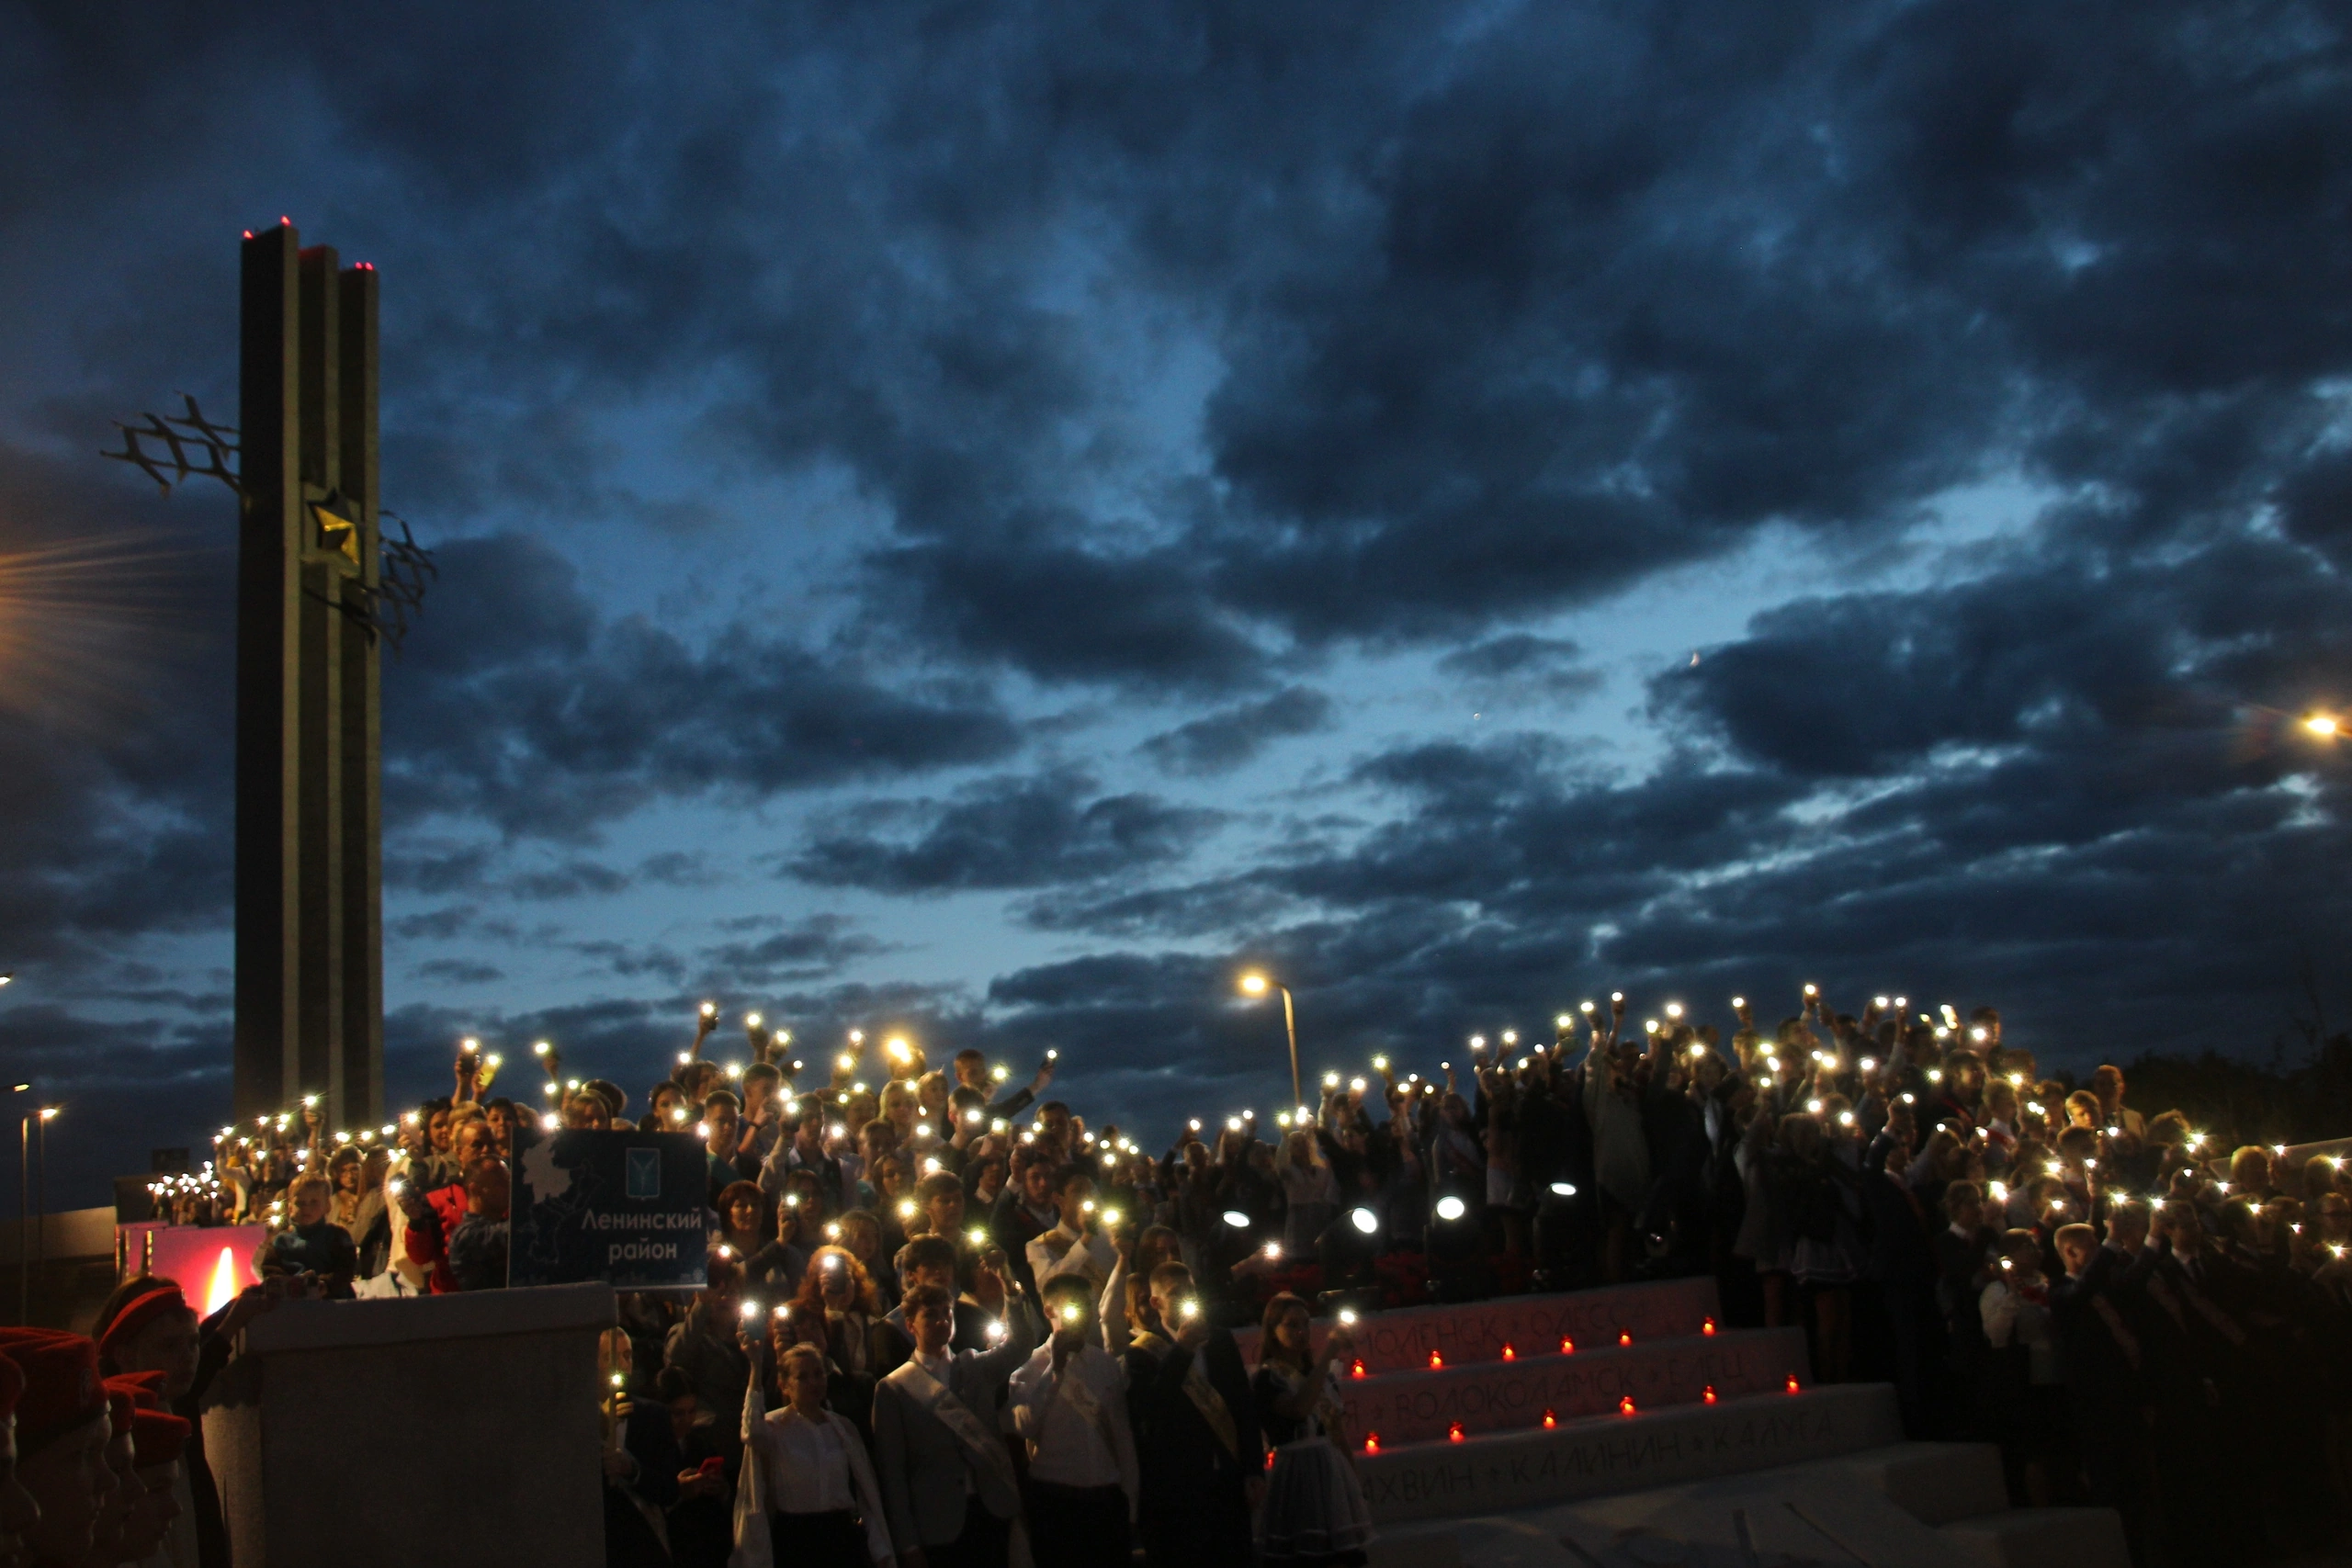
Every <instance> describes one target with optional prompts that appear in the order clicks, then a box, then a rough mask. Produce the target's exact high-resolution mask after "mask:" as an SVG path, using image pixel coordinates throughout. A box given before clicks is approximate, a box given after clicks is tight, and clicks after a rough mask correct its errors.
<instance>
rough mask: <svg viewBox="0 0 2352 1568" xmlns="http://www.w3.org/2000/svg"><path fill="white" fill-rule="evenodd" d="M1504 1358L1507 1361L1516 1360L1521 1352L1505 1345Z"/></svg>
mask: <svg viewBox="0 0 2352 1568" xmlns="http://www.w3.org/2000/svg"><path fill="white" fill-rule="evenodd" d="M1503 1359H1504V1360H1506V1361H1516V1360H1518V1359H1519V1352H1518V1351H1516V1350H1514V1349H1512V1348H1510V1346H1508V1345H1506V1346H1504V1347H1503Z"/></svg>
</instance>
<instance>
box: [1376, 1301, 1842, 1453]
mask: <svg viewBox="0 0 2352 1568" xmlns="http://www.w3.org/2000/svg"><path fill="white" fill-rule="evenodd" d="M1791 1376H1794V1377H1796V1378H1797V1379H1798V1380H1799V1382H1800V1384H1801V1385H1802V1384H1803V1383H1804V1382H1810V1381H1811V1378H1812V1373H1811V1371H1810V1370H1809V1369H1808V1366H1807V1363H1806V1359H1805V1344H1804V1330H1803V1329H1800V1328H1749V1329H1725V1330H1724V1331H1723V1332H1722V1333H1720V1334H1715V1335H1713V1336H1708V1337H1699V1336H1692V1337H1687V1338H1680V1339H1654V1340H1651V1341H1649V1342H1647V1343H1644V1342H1643V1341H1641V1340H1638V1339H1637V1340H1635V1341H1634V1343H1633V1345H1632V1346H1630V1347H1623V1348H1621V1347H1620V1346H1618V1344H1617V1343H1616V1342H1615V1341H1614V1340H1604V1341H1603V1342H1602V1343H1601V1345H1600V1348H1597V1349H1582V1348H1579V1349H1578V1350H1577V1351H1576V1353H1575V1354H1573V1355H1566V1356H1563V1355H1560V1354H1558V1353H1557V1350H1556V1348H1555V1349H1554V1351H1553V1352H1552V1353H1550V1354H1544V1355H1533V1356H1526V1355H1522V1356H1519V1357H1517V1358H1515V1359H1511V1360H1508V1361H1472V1362H1468V1363H1466V1364H1464V1365H1463V1366H1460V1367H1453V1368H1448V1369H1447V1370H1445V1371H1435V1372H1431V1371H1403V1372H1389V1373H1385V1374H1382V1375H1378V1376H1366V1377H1363V1378H1343V1379H1342V1380H1341V1382H1340V1393H1341V1395H1342V1397H1343V1398H1344V1400H1345V1402H1346V1407H1347V1413H1348V1432H1349V1435H1350V1437H1351V1438H1352V1439H1353V1440H1354V1441H1356V1442H1357V1443H1359V1444H1361V1443H1362V1442H1363V1438H1364V1436H1365V1434H1367V1433H1377V1434H1379V1437H1380V1441H1381V1444H1382V1446H1383V1447H1401V1446H1403V1445H1404V1444H1407V1443H1414V1442H1424V1441H1431V1440H1442V1439H1444V1438H1446V1436H1447V1432H1448V1428H1449V1427H1452V1426H1453V1425H1454V1424H1455V1423H1459V1424H1460V1425H1461V1427H1462V1429H1463V1431H1464V1434H1465V1435H1467V1436H1471V1437H1476V1436H1480V1435H1482V1434H1485V1433H1489V1432H1525V1431H1535V1430H1540V1429H1541V1428H1542V1427H1543V1425H1544V1413H1545V1412H1546V1411H1549V1412H1551V1414H1552V1415H1553V1416H1554V1417H1555V1419H1556V1420H1558V1421H1562V1422H1567V1421H1574V1420H1579V1419H1582V1418H1583V1417H1585V1416H1613V1415H1616V1414H1617V1413H1618V1402H1619V1401H1620V1400H1623V1399H1627V1398H1630V1399H1632V1400H1633V1402H1634V1410H1635V1411H1636V1412H1639V1411H1645V1410H1654V1409H1658V1408H1662V1407H1664V1406H1667V1405H1672V1404H1700V1403H1702V1401H1703V1400H1704V1399H1705V1397H1706V1392H1707V1390H1708V1389H1710V1388H1713V1390H1714V1391H1715V1396H1716V1398H1717V1399H1718V1400H1731V1399H1739V1398H1743V1397H1745V1396H1747V1395H1748V1394H1756V1393H1785V1386H1784V1385H1785V1384H1786V1383H1787V1382H1788V1380H1789V1378H1790V1377H1791Z"/></svg>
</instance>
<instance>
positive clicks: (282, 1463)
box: [204, 1284, 615, 1568]
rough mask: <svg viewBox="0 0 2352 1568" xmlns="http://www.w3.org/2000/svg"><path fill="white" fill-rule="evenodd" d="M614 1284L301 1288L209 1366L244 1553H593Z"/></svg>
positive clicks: (280, 1561)
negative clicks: (221, 1365)
mask: <svg viewBox="0 0 2352 1568" xmlns="http://www.w3.org/2000/svg"><path fill="white" fill-rule="evenodd" d="M614 1315H615V1314H614V1302H613V1291H612V1287H611V1286H609V1285H603V1284H588V1285H553V1286H543V1287H540V1288H538V1289H535V1290H517V1291H483V1292H477V1293H472V1294H467V1295H454V1296H424V1297H416V1298H412V1299H409V1300H403V1301H380V1302H290V1303H286V1304H285V1305H283V1306H280V1307H278V1308H277V1310H276V1311H275V1312H272V1313H269V1314H266V1315H264V1316H262V1317H259V1318H256V1319H255V1320H254V1322H253V1323H252V1324H251V1325H249V1326H248V1327H247V1328H246V1330H245V1333H244V1347H243V1354H242V1355H241V1356H240V1357H239V1358H238V1359H236V1360H234V1361H232V1363H231V1364H230V1366H229V1368H228V1370H227V1371H224V1372H223V1373H222V1374H221V1375H220V1378H218V1379H217V1380H215V1382H214V1384H213V1387H212V1391H211V1392H210V1393H209V1395H208V1396H207V1402H206V1408H205V1412H204V1444H205V1456H206V1458H207V1460H208V1461H209V1462H210V1464H211V1466H212V1472H213V1476H214V1478H215V1480H216V1481H218V1483H220V1504H221V1510H222V1513H223V1514H224V1516H225V1517H226V1519H227V1523H228V1528H229V1539H230V1542H231V1547H232V1551H233V1553H234V1555H235V1558H236V1562H237V1568H297V1565H303V1568H309V1565H315V1564H318V1563H332V1564H334V1568H377V1565H379V1564H380V1565H382V1568H416V1564H418V1563H420V1562H430V1563H433V1564H435V1568H470V1565H473V1564H481V1568H514V1565H515V1563H518V1562H528V1563H531V1564H533V1565H534V1568H601V1564H602V1563H603V1562H604V1561H605V1517H604V1497H603V1493H602V1490H601V1488H602V1479H601V1471H600V1469H599V1453H600V1450H601V1446H602V1436H603V1428H602V1423H601V1419H600V1416H599V1413H598V1402H599V1400H600V1399H601V1397H602V1396H603V1394H604V1393H605V1390H604V1389H603V1387H602V1386H601V1385H600V1384H599V1382H598V1381H597V1377H596V1336H597V1334H598V1333H599V1332H600V1331H601V1330H603V1329H605V1328H608V1327H610V1326H612V1325H613V1322H614Z"/></svg>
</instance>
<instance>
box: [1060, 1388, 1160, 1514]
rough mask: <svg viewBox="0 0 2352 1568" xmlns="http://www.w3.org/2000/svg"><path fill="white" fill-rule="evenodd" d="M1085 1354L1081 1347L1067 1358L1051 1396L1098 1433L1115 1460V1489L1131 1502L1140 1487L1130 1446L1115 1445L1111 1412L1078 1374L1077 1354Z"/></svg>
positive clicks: (1115, 1438) (1117, 1441)
mask: <svg viewBox="0 0 2352 1568" xmlns="http://www.w3.org/2000/svg"><path fill="white" fill-rule="evenodd" d="M1085 1354H1086V1351H1085V1350H1083V1349H1081V1350H1080V1351H1079V1353H1078V1355H1077V1356H1072V1357H1071V1358H1070V1359H1069V1364H1068V1365H1067V1366H1065V1367H1064V1368H1063V1369H1062V1371H1061V1372H1060V1374H1059V1375H1058V1376H1057V1378H1056V1380H1055V1382H1054V1396H1055V1397H1056V1398H1057V1399H1066V1400H1068V1401H1069V1407H1070V1408H1071V1409H1072V1410H1075V1411H1077V1412H1078V1416H1079V1419H1080V1420H1081V1421H1084V1422H1086V1423H1087V1424H1088V1425H1089V1426H1091V1427H1093V1428H1094V1430H1095V1432H1096V1433H1097V1434H1098V1435H1100V1436H1101V1438H1102V1439H1103V1448H1105V1449H1107V1450H1110V1453H1111V1457H1112V1458H1113V1459H1114V1460H1115V1461H1117V1462H1118V1466H1119V1488H1120V1490H1121V1491H1123V1492H1125V1493H1126V1495H1127V1500H1128V1502H1129V1503H1131V1504H1132V1503H1133V1502H1134V1501H1135V1499H1136V1496H1137V1495H1140V1493H1141V1488H1142V1483H1141V1481H1140V1479H1139V1478H1138V1477H1137V1476H1136V1474H1135V1465H1134V1462H1133V1460H1132V1457H1131V1456H1132V1454H1133V1449H1132V1447H1129V1448H1122V1447H1121V1446H1120V1445H1119V1440H1118V1438H1117V1437H1116V1436H1115V1435H1114V1433H1113V1432H1112V1430H1111V1422H1112V1420H1113V1416H1112V1415H1111V1412H1110V1411H1108V1410H1106V1409H1104V1408H1103V1402H1102V1401H1101V1400H1100V1399H1097V1398H1096V1397H1095V1396H1094V1391H1093V1390H1092V1389H1091V1388H1089V1387H1088V1386H1087V1383H1086V1380H1085V1379H1084V1378H1082V1377H1080V1376H1079V1375H1078V1360H1079V1356H1083V1355H1085Z"/></svg>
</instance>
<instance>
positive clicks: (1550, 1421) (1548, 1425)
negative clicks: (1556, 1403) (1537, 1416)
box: [1544, 1410, 1560, 1432]
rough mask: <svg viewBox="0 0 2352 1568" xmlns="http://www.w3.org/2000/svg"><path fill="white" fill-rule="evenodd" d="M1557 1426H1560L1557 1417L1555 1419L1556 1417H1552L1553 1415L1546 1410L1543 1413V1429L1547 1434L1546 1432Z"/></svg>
mask: <svg viewBox="0 0 2352 1568" xmlns="http://www.w3.org/2000/svg"><path fill="white" fill-rule="evenodd" d="M1559 1424H1560V1421H1559V1417H1557V1416H1554V1415H1553V1414H1552V1413H1551V1412H1550V1411H1548V1410H1546V1411H1545V1412H1544V1430H1545V1431H1547V1432H1548V1431H1550V1430H1551V1429H1552V1428H1553V1427H1556V1426H1558V1425H1559Z"/></svg>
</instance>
